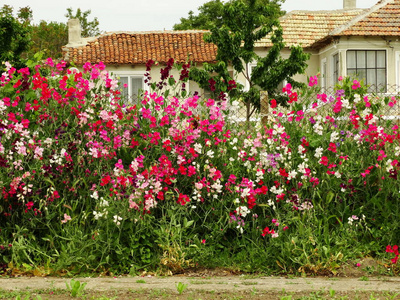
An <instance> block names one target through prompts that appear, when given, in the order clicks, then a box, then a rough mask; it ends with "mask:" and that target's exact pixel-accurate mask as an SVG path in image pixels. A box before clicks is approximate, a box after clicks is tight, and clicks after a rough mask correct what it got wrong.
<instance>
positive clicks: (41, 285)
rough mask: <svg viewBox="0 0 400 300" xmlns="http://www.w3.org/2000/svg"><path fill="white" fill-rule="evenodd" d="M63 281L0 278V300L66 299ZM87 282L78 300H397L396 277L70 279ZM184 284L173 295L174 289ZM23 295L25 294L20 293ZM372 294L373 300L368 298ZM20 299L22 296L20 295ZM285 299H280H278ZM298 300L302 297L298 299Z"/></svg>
mask: <svg viewBox="0 0 400 300" xmlns="http://www.w3.org/2000/svg"><path fill="white" fill-rule="evenodd" d="M70 280H71V279H69V278H57V277H19V278H0V299H1V298H2V299H16V296H17V295H28V296H29V297H30V298H28V299H37V298H35V297H37V296H36V295H40V296H41V299H70V298H71V295H70V291H68V290H67V289H66V282H68V283H70ZM75 280H79V281H80V282H81V283H84V282H85V283H87V285H86V287H85V288H84V294H83V295H82V297H81V299H282V297H284V296H286V297H292V298H287V299H300V298H301V297H302V296H307V297H311V296H310V295H312V296H313V298H307V299H341V298H340V297H342V296H347V299H400V278H398V277H380V278H378V277H361V278H338V277H330V278H329V277H314V278H311V277H305V278H304V277H291V278H287V277H286V278H285V277H257V276H254V278H253V277H252V276H250V275H244V276H243V275H242V276H240V275H239V276H231V275H229V276H218V277H215V276H211V277H188V276H170V277H156V276H144V277H97V278H75ZM179 283H180V285H181V286H183V285H186V286H185V288H184V290H183V291H181V292H182V293H181V294H179V292H178V288H177V285H178V284H179ZM23 293H25V294H23ZM371 295H375V298H371ZM21 298H22V299H25V297H21ZM284 299H285V298H284ZM303 299H304V298H303Z"/></svg>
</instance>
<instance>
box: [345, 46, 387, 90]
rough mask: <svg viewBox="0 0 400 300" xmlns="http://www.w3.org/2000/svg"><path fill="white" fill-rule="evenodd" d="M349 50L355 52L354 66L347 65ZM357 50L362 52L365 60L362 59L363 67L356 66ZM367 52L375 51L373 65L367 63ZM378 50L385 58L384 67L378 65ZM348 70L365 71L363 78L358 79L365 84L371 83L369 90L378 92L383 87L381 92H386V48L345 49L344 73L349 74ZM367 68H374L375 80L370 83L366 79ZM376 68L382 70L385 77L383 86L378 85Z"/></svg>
mask: <svg viewBox="0 0 400 300" xmlns="http://www.w3.org/2000/svg"><path fill="white" fill-rule="evenodd" d="M350 51H353V52H355V53H354V56H355V67H349V61H350V59H349V53H350ZM359 52H364V57H365V61H364V65H365V66H364V67H358V64H359V63H358V53H359ZM368 52H374V53H375V61H374V65H375V66H374V67H371V66H369V65H368V63H369V62H368ZM378 52H382V53H384V55H385V56H384V58H385V62H384V67H378ZM349 70H350V71H354V70H355V72H356V74H357V72H358V70H364V72H365V78H359V80H365V84H369V85H371V86H372V87H373V88H372V89H371V90H369V92H379V91H380V89H379V88H380V87H382V88H383V93H386V91H387V87H388V53H387V49H347V50H346V74H347V76H350V75H349ZM368 70H375V82H374V83H371V82H369V79H368ZM378 70H381V71H382V70H383V71H384V73H385V76H384V79H385V83H384V85H383V86H381V85H379V86H378Z"/></svg>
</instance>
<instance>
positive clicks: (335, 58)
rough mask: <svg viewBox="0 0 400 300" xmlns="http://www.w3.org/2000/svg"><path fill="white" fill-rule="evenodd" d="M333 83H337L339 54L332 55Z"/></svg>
mask: <svg viewBox="0 0 400 300" xmlns="http://www.w3.org/2000/svg"><path fill="white" fill-rule="evenodd" d="M332 63H333V68H332V69H333V74H332V75H333V83H334V84H337V83H338V82H339V80H338V79H339V53H336V54H335V55H333V62H332Z"/></svg>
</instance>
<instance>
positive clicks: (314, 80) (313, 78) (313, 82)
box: [308, 76, 318, 87]
mask: <svg viewBox="0 0 400 300" xmlns="http://www.w3.org/2000/svg"><path fill="white" fill-rule="evenodd" d="M317 84H318V78H317V76H311V77H310V81H309V82H308V86H310V87H312V86H314V85H317Z"/></svg>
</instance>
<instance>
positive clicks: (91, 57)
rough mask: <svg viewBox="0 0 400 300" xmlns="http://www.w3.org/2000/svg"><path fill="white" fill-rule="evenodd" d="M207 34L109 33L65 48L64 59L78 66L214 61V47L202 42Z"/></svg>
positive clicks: (198, 31) (170, 32) (195, 31)
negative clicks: (89, 63)
mask: <svg viewBox="0 0 400 300" xmlns="http://www.w3.org/2000/svg"><path fill="white" fill-rule="evenodd" d="M205 32H206V31H203V30H202V31H200V30H187V31H154V32H111V33H106V34H103V35H100V36H98V37H96V38H89V39H87V40H86V42H87V43H86V45H82V46H74V47H67V46H66V47H64V49H63V50H64V53H65V55H64V57H65V59H66V60H69V61H74V62H75V63H76V64H77V65H83V64H84V63H86V62H91V63H96V62H99V61H102V62H104V63H105V64H106V65H113V64H145V63H146V62H147V61H148V60H150V59H152V60H154V61H158V62H159V63H166V62H167V61H168V60H169V59H170V58H174V60H175V62H181V63H182V62H186V60H187V59H188V57H189V60H190V61H195V62H200V63H202V62H213V61H215V59H216V55H217V47H216V46H215V45H214V44H210V43H206V42H204V40H203V36H204V33H205Z"/></svg>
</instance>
